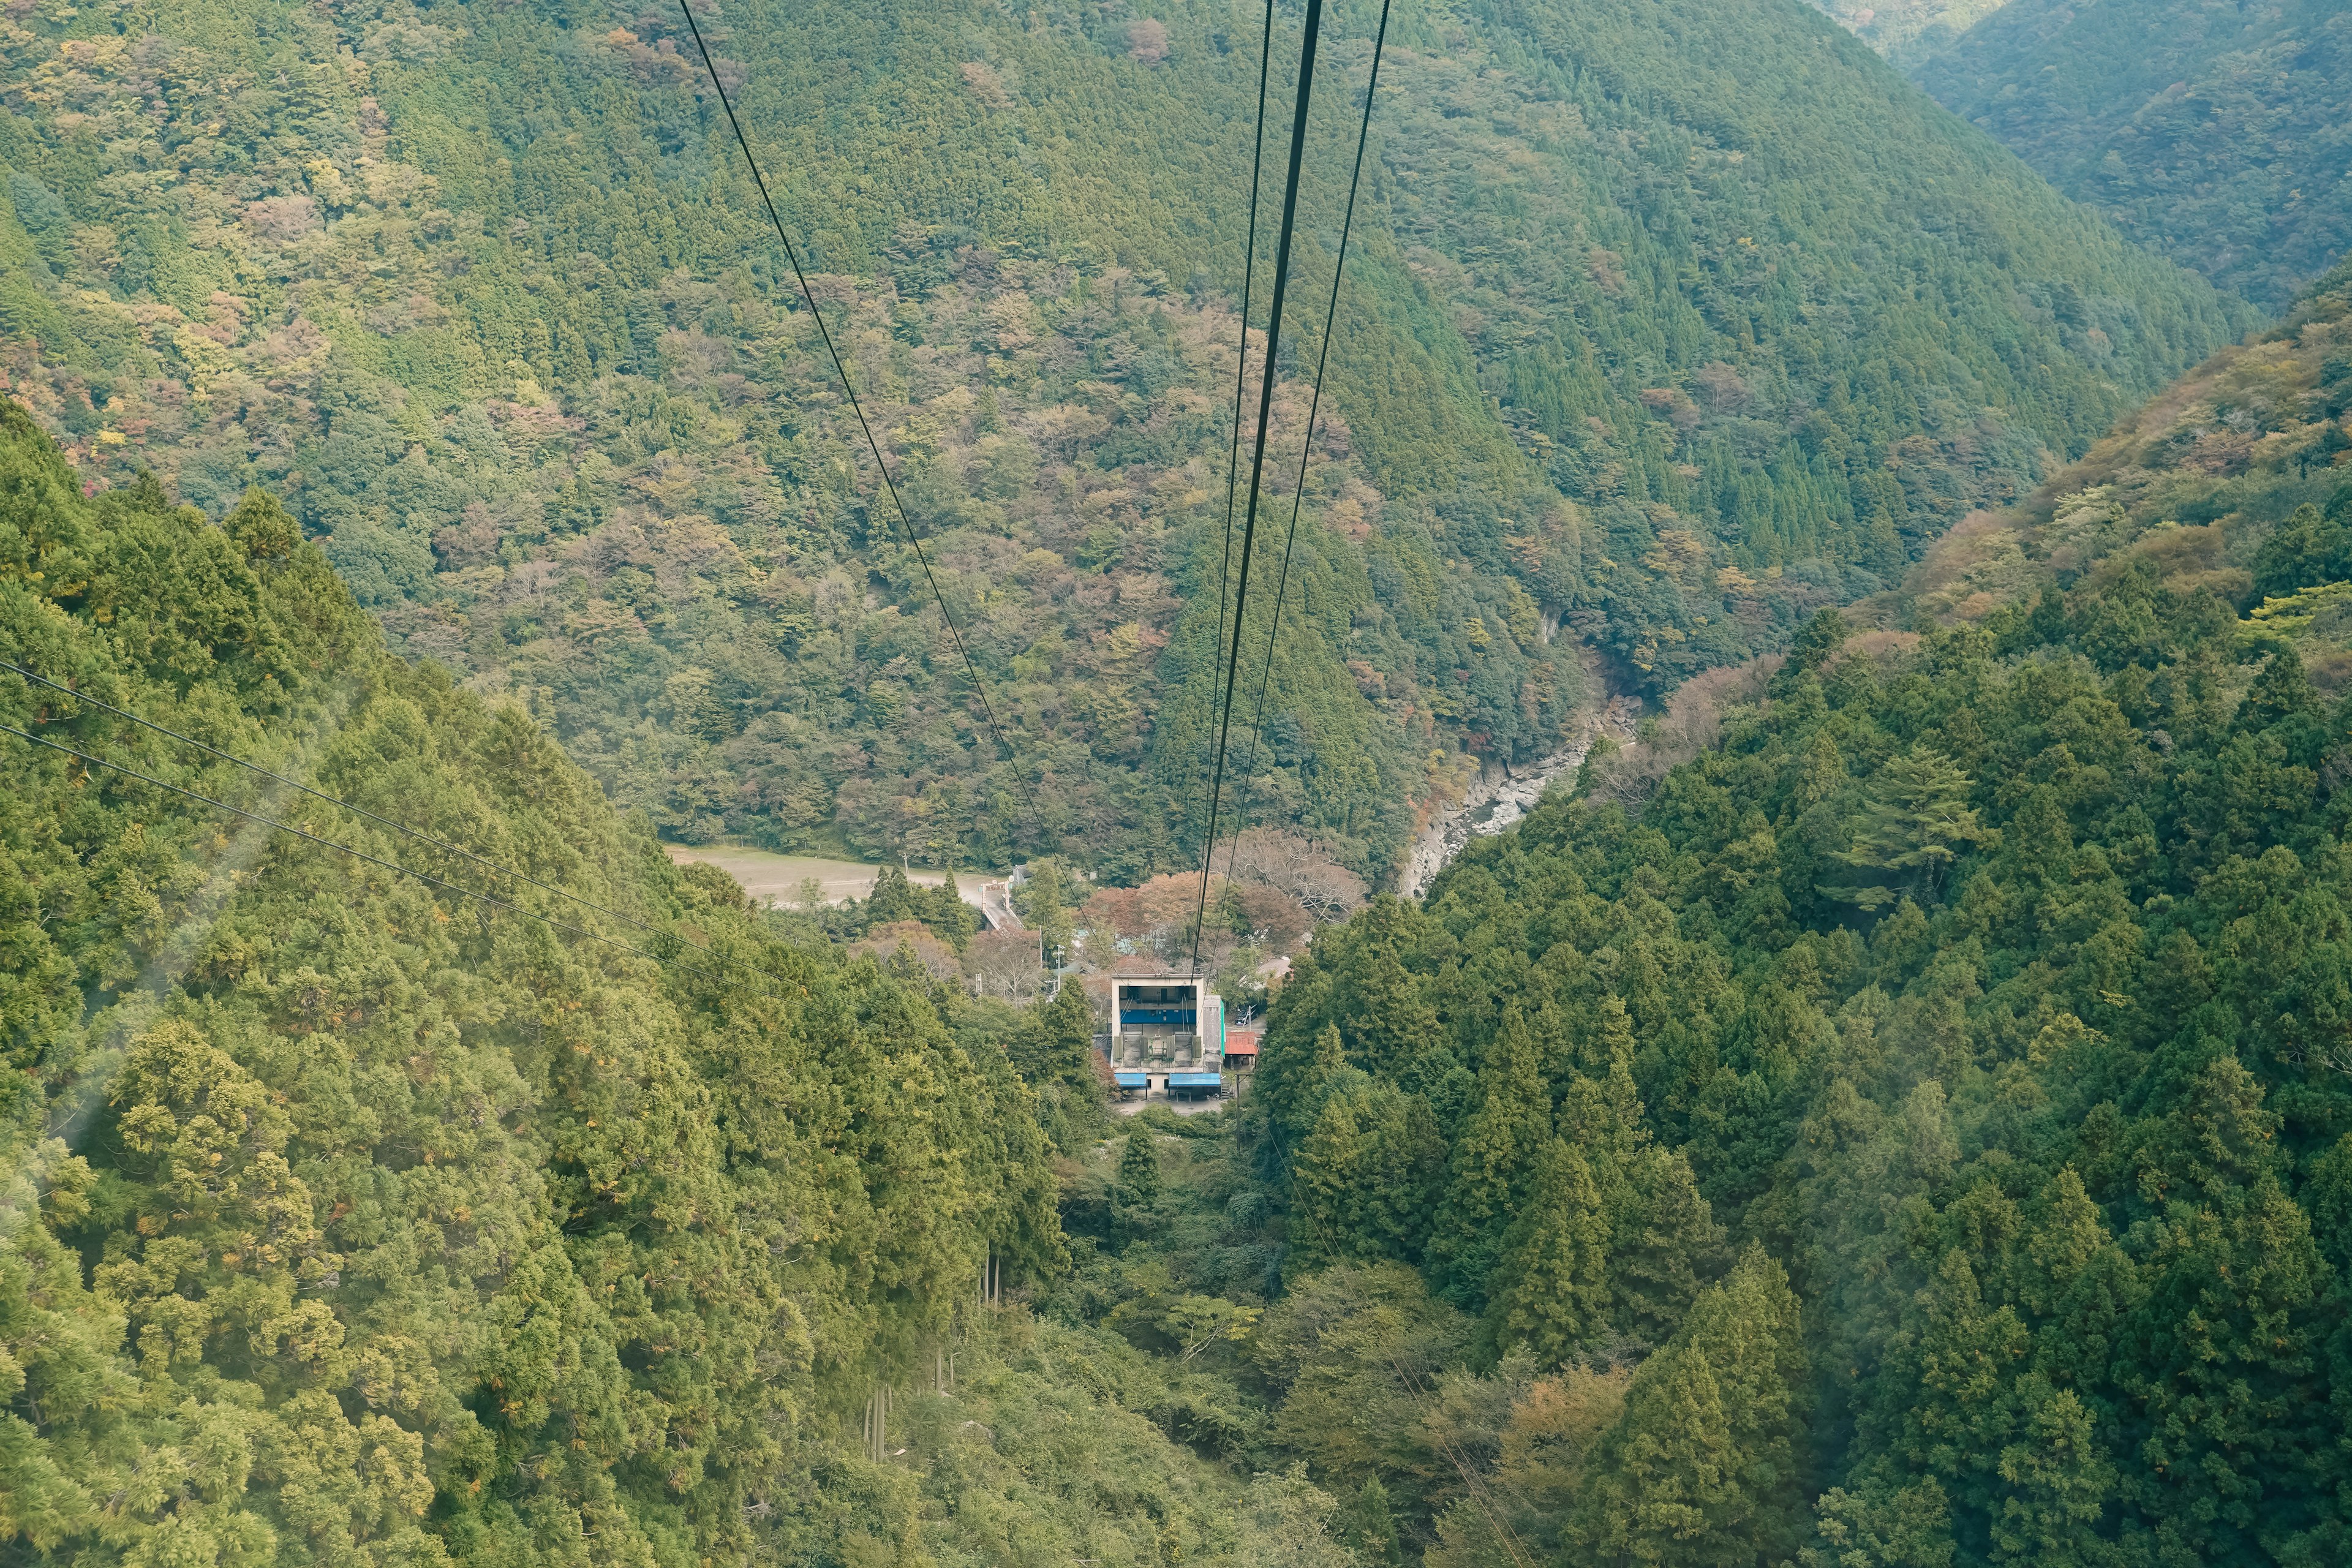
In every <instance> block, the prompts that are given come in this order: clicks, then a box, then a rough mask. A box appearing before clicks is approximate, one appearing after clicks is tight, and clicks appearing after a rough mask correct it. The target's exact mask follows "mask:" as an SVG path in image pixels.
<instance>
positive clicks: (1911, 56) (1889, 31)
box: [1813, 0, 2008, 70]
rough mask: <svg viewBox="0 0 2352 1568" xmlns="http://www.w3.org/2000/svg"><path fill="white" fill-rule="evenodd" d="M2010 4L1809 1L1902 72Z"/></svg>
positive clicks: (1993, 0)
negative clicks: (1834, 18) (1879, 3)
mask: <svg viewBox="0 0 2352 1568" xmlns="http://www.w3.org/2000/svg"><path fill="white" fill-rule="evenodd" d="M2007 3H2008V0H1885V4H1884V5H1871V4H1868V3H1867V0H1813V4H1814V5H1817V6H1819V7H1820V8H1821V9H1822V11H1824V12H1826V13H1828V14H1829V15H1830V16H1834V17H1836V18H1837V21H1838V23H1839V25H1840V26H1843V27H1844V28H1845V29H1846V30H1847V31H1848V32H1850V33H1852V34H1853V35H1854V37H1858V38H1860V39H1862V40H1863V42H1864V43H1866V44H1868V45H1869V46H1870V47H1872V48H1874V49H1876V50H1877V51H1878V52H1879V53H1880V54H1881V55H1883V56H1885V58H1887V59H1888V60H1889V61H1891V62H1893V63H1894V64H1895V65H1897V66H1900V67H1902V68H1904V69H1906V70H1910V69H1914V68H1916V67H1917V66H1918V65H1920V64H1921V63H1922V62H1923V61H1926V60H1927V59H1931V58H1934V57H1935V56H1936V55H1937V54H1938V53H1940V52H1941V51H1942V50H1944V49H1947V48H1949V47H1951V45H1952V42H1953V40H1954V39H1956V38H1958V37H1960V35H1962V34H1963V33H1966V32H1967V31H1968V30H1969V27H1970V26H1973V25H1974V24H1976V23H1977V22H1979V21H1980V20H1982V19H1983V18H1984V17H1986V16H1990V15H1991V14H1992V13H1993V12H1995V11H1997V10H1999V9H2000V7H2001V6H2002V5H2005V4H2007Z"/></svg>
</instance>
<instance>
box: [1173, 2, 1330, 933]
mask: <svg viewBox="0 0 2352 1568" xmlns="http://www.w3.org/2000/svg"><path fill="white" fill-rule="evenodd" d="M1322 28H1323V0H1307V36H1306V39H1305V41H1304V42H1303V43H1302V44H1301V46H1300V48H1299V56H1298V103H1297V108H1296V109H1295V110H1293V111H1292V114H1291V120H1290V170H1289V173H1288V174H1287V175H1286V178H1285V181H1284V184H1283V191H1282V237H1281V238H1280V239H1279V240H1278V241H1277V242H1276V245H1275V247H1274V303H1273V306H1272V309H1271V310H1268V312H1267V315H1266V324H1265V374H1263V375H1261V376H1260V377H1259V378H1258V392H1257V439H1256V444H1255V449H1254V450H1253V452H1252V454H1251V457H1250V488H1249V510H1248V512H1247V514H1246V515H1245V517H1244V521H1243V523H1242V569H1241V573H1240V581H1239V583H1238V584H1236V586H1235V588H1234V640H1233V649H1232V652H1231V654H1230V655H1229V656H1228V657H1227V659H1226V663H1225V701H1224V707H1223V712H1222V714H1221V715H1220V717H1219V719H1218V721H1217V765H1216V771H1215V772H1214V773H1213V774H1212V775H1211V777H1210V784H1209V835H1208V837H1207V839H1206V841H1205V842H1204V843H1203V844H1202V847H1201V898H1200V902H1199V905H1198V907H1197V908H1196V909H1195V910H1193V915H1192V970H1193V972H1194V973H1199V972H1200V968H1201V928H1202V923H1203V922H1204V921H1205V920H1206V919H1207V916H1208V909H1209V868H1210V865H1211V862H1212V859H1213V852H1214V850H1215V848H1216V844H1217V806H1218V804H1219V800H1220V798H1221V796H1222V795H1223V791H1224V783H1225V752H1226V745H1227V742H1228V741H1229V740H1230V738H1231V734H1232V731H1233V725H1234V676H1235V675H1236V674H1237V673H1238V672H1239V670H1240V668H1241V659H1242V620H1243V616H1242V613H1243V611H1244V608H1245V607H1246V606H1247V605H1248V604H1249V579H1250V556H1251V553H1252V551H1253V548H1254V546H1255V542H1256V540H1257V506H1258V496H1259V492H1260V486H1261V484H1262V483H1263V481H1264V479H1265V437H1266V426H1267V425H1268V424H1269V423H1271V421H1272V417H1273V413H1274V383H1275V374H1274V372H1275V366H1276V365H1277V364H1279V363H1281V358H1282V356H1281V353H1280V349H1281V344H1282V300H1283V296H1284V294H1285V293H1286V291H1287V290H1288V289H1289V286H1290V241H1291V237H1292V235H1293V232H1294V231H1295V230H1296V228H1297V221H1298V170H1299V165H1300V163H1302V162H1303V161H1304V160H1305V158H1306V155H1307V108H1308V105H1309V102H1310V100H1311V99H1312V95H1313V93H1314V89H1315V46H1316V44H1317V42H1318V35H1319V34H1320V33H1321V32H1322Z"/></svg>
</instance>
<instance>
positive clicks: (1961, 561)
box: [1895, 262, 2352, 695]
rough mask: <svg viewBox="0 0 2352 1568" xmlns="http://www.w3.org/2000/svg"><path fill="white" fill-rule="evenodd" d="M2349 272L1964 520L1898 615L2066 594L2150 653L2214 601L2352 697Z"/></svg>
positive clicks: (2253, 641) (1989, 610)
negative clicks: (2071, 456) (2021, 489)
mask: <svg viewBox="0 0 2352 1568" xmlns="http://www.w3.org/2000/svg"><path fill="white" fill-rule="evenodd" d="M2347 487H2352V262H2347V263H2345V264H2343V265H2339V266H2338V267H2337V268H2336V269H2335V270H2334V271H2333V272H2331V273H2329V274H2328V275H2327V276H2326V278H2323V279H2320V280H2319V281H2318V282H2317V283H2316V284H2315V285H2314V286H2313V287H2312V289H2310V290H2309V291H2308V292H2307V293H2306V294H2305V296H2304V298H2303V299H2302V300H2300V301H2298V303H2297V304H2296V306H2295V307H2294V310H2291V311H2289V312H2288V313H2287V315H2286V316H2285V317H2284V319H2283V320H2282V321H2279V322H2278V323H2277V324H2276V325H2275V326H2273V327H2271V328H2268V329H2266V330H2265V331H2262V332H2259V333H2256V334H2254V335H2252V336H2251V337H2250V338H2248V339H2247V341H2246V342H2244V343H2242V344H2239V345H2235V346H2233V347H2231V348H2227V349H2224V350H2222V351H2221V353H2217V354H2215V355H2214V356H2213V357H2212V358H2211V359H2210V360H2209V361H2207V362H2206V363H2204V364H2202V365H2200V366H2199V367H2198V368H2197V369H2196V370H2195V371H2193V372H2191V373H2190V374H2188V375H2185V376H2183V377H2181V378H2180V380H2179V381H2178V382H2177V383H2175V384H2173V385H2172V386H2170V387H2168V388H2167V389H2166V390H2165V392H2164V393H2163V394H2162V395H2159V396H2158V397H2156V398H2153V399H2151V400H2150V401H2149V403H2148V405H2147V407H2145V408H2143V409H2141V410H2140V411H2139V413H2138V414H2137V415H2136V416H2133V417H2132V418H2130V419H2128V420H2126V421H2124V422H2123V423H2122V424H2121V425H2119V426H2117V427H2116V430H2115V431H2114V432H2113V433H2112V434H2110V435H2109V436H2108V437H2105V439H2103V440H2102V441H2100V442H2099V443H2098V445H2096V446H2095V447H2093V448H2092V449H2091V451H2090V452H2089V453H2088V454H2087V455H2085V456H2084V458H2083V459H2082V461H2080V462H2079V463H2074V464H2070V465H2068V466H2067V467H2066V468H2062V469H2060V470H2059V471H2058V472H2057V473H2055V474H2053V476H2052V477H2051V478H2050V479H2049V480H2048V481H2047V482H2046V483H2045V484H2044V485H2043V486H2042V489H2040V490H2038V491H2037V492H2035V493H2034V494H2033V495H2032V496H2031V497H2029V498H2028V499H2027V500H2026V501H2025V502H2023V503H2022V504H2021V505H2019V506H2017V507H2014V508H2011V509H2009V510H2004V511H2000V512H1995V513H1987V514H1984V515H1982V516H1979V517H1974V518H1971V519H1969V521H1967V522H1965V523H1964V524H1963V525H1962V526H1960V527H1959V528H1958V529H1955V530H1954V531H1952V532H1951V533H1949V534H1948V535H1947V536H1946V537H1945V538H1944V539H1943V540H1942V541H1940V542H1938V543H1937V545H1936V547H1935V548H1934V549H1933V550H1932V551H1931V552H1929V553H1928V555H1927V559H1926V560H1925V561H1923V562H1922V563H1920V565H1919V567H1918V569H1917V571H1916V573H1915V574H1914V575H1913V576H1912V578H1911V579H1910V580H1909V581H1907V582H1906V584H1904V586H1903V589H1902V592H1901V594H1900V595H1899V596H1898V598H1897V599H1896V600H1895V604H1896V605H1897V606H1898V607H1900V608H1902V609H1903V610H1904V611H1905V613H1907V614H1910V615H1912V616H1919V617H1925V618H1927V619H1931V620H1939V621H1952V620H1959V621H1969V622H1985V623H1986V624H1988V625H1990V624H1992V623H1991V622H1990V620H1988V617H1990V616H1994V615H1995V614H1997V613H2000V612H2004V611H2008V612H2011V613H2012V614H2013V613H2015V612H2014V609H2013V607H2014V606H2015V605H2018V604H2019V603H2021V602H2032V601H2034V600H2036V599H2037V598H2039V599H2041V600H2042V601H2043V602H2044V603H2045V604H2046V605H2047V606H2048V607H2046V608H2041V609H2037V610H2036V611H2035V612H2034V613H2035V614H2037V615H2039V616H2042V618H2043V621H2044V622H2045V623H2046V622H2047V620H2048V617H2049V616H2053V615H2056V614H2058V613H2060V606H2062V605H2063V604H2064V603H2066V602H2067V600H2066V597H2065V595H2067V594H2068V593H2069V592H2071V593H2073V594H2075V595H2084V593H2085V591H2092V592H2091V595H2090V596H2091V597H2093V598H2095V601H2096V602H2098V603H2100V604H2102V605H2105V606H2107V609H2106V610H2105V612H2104V613H2105V614H2106V615H2107V616H2109V617H2110V618H2111V619H2112V620H2113V621H2114V623H2115V629H2114V630H2112V631H2111V632H2109V633H2106V634H2105V636H2106V637H2110V638H2120V639H2122V642H2121V643H2120V644H2119V645H2118V646H2128V645H2131V644H2134V643H2143V644H2144V643H2147V641H2148V640H2149V639H2150V638H2152V637H2154V636H2155V635H2156V633H2155V631H2154V629H2153V628H2154V623H2155V622H2157V621H2160V620H2163V619H2166V618H2168V617H2169V616H2171V615H2173V614H2175V613H2176V612H2178V611H2179V609H2180V608H2181V606H2183V605H2196V604H2200V603H2201V602H2203V601H2205V600H2207V599H2212V600H2216V601H2218V602H2220V603H2222V604H2225V605H2229V606H2230V607H2231V609H2232V610H2233V611H2234V612H2235V613H2236V614H2237V615H2238V616H2240V617H2241V618H2242V622H2243V624H2242V626H2240V627H2239V629H2238V636H2239V637H2240V639H2241V643H2242V647H2245V648H2246V649H2247V650H2249V651H2250V652H2252V651H2258V650H2262V649H2266V648H2271V647H2294V649H2296V650H2297V651H2298V652H2299V653H2300V654H2301V655H2302V657H2303V659H2304V663H2305V667H2306V668H2308V670H2309V672H2310V675H2311V678H2312V679H2313V680H2314V681H2315V683H2316V684H2318V685H2319V686H2320V687H2321V688H2322V689H2324V690H2326V691H2327V692H2328V693H2329V694H2331V695H2333V694H2334V693H2336V692H2337V691H2340V690H2341V689H2344V688H2345V686H2346V685H2347V681H2352V625H2347V621H2346V619H2345V616H2344V613H2343V610H2342V608H2341V601H2342V599H2343V598H2344V595H2345V594H2346V593H2347V589H2346V587H2345V583H2346V580H2347V578H2352V552H2347V550H2346V548H2345V546H2344V544H2343V541H2342V530H2343V529H2344V527H2346V526H2347V524H2346V522H2345V512H2346V508H2347V506H2352V498H2347Z"/></svg>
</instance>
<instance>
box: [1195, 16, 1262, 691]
mask: <svg viewBox="0 0 2352 1568" xmlns="http://www.w3.org/2000/svg"><path fill="white" fill-rule="evenodd" d="M1273 63H1274V0H1265V36H1264V37H1261V38H1260V39H1259V40H1258V50H1257V137H1256V141H1255V145H1254V146H1253V147H1252V149H1251V152H1250V199H1249V247H1248V248H1247V249H1246V250H1244V252H1243V253H1242V254H1243V259H1242V341H1241V352H1240V353H1239V354H1238V355H1237V356H1235V358H1234V424H1233V439H1232V442H1231V443H1230V445H1229V446H1228V447H1227V449H1226V452H1225V553H1224V558H1223V560H1222V561H1221V562H1220V563H1218V566H1217V641H1216V647H1218V648H1220V649H1222V648H1223V647H1224V646H1225V604H1226V600H1227V598H1228V597H1229V596H1230V593H1231V590H1232V587H1233V581H1234V486H1235V485H1236V483H1238V481H1239V480H1240V479H1241V472H1242V387H1243V385H1244V383H1246V382H1247V381H1248V379H1249V308H1250V297H1251V294H1252V293H1253V291H1254V289H1255V284H1256V281H1257V206H1258V202H1257V192H1258V176H1259V175H1260V174H1262V173H1263V172H1264V170H1265V77H1266V70H1267V68H1269V67H1270V66H1272V65H1273ZM1268 363H1272V362H1271V361H1269V362H1268ZM1210 668H1211V670H1212V671H1214V669H1215V668H1216V667H1215V666H1214V665H1211V666H1210ZM1219 698H1220V691H1219V688H1218V683H1217V681H1216V679H1215V677H1214V675H1213V674H1212V677H1211V679H1210V686H1209V708H1210V710H1211V711H1212V712H1213V711H1215V710H1216V707H1217V703H1218V700H1219Z"/></svg>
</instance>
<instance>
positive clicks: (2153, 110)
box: [1916, 0, 2352, 310]
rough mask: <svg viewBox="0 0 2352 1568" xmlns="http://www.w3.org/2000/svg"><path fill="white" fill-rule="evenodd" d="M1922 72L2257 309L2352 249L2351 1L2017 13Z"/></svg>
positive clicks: (1973, 116)
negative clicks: (2349, 4)
mask: <svg viewBox="0 0 2352 1568" xmlns="http://www.w3.org/2000/svg"><path fill="white" fill-rule="evenodd" d="M1916 76H1917V78H1918V80H1919V84H1920V85H1921V86H1922V87H1925V88H1926V89H1927V91H1928V92H1929V93H1930V94H1932V95H1933V96H1934V97H1935V99H1936V100H1937V102H1939V103H1941V104H1943V105H1944V106H1945V107H1946V108H1947V109H1949V110H1951V111H1952V112H1953V113H1955V114H1958V115H1959V116H1960V117H1961V118H1962V119H1964V120H1969V121H1974V122H1975V123H1976V124H1978V125H1980V126H1982V127H1983V128H1984V129H1986V130H1987V131H1990V132H1992V134H1993V135H1995V136H1997V137H1999V138H2000V140H2001V142H2004V143H2005V144H2006V145H2007V146H2008V147H2009V148H2010V149H2011V151H2013V152H2015V153H2017V155H2018V156H2019V157H2021V158H2023V159H2024V160H2025V161H2026V162H2027V163H2031V164H2032V165H2033V167H2034V168H2035V169H2036V170H2037V171H2038V172H2040V173H2041V174H2042V175H2043V176H2044V177H2046V178H2047V179H2048V180H2049V181H2050V183H2051V184H2053V185H2056V186H2057V187H2058V188H2059V189H2060V190H2062V191H2063V192H2065V193H2066V194H2067V195H2070V196H2073V197H2074V199H2075V200H2076V201H2079V202H2082V203H2084V205H2087V206H2090V207H2092V208H2094V209H2095V210H2096V211H2098V212H2101V213H2104V214H2105V215H2106V216H2109V217H2111V218H2113V219H2114V220H2115V221H2116V225H2117V226H2120V227H2121V228H2122V229H2123V231H2124V232H2125V233H2126V234H2127V235H2130V236H2131V237H2133V238H2134V239H2136V240H2137V241H2139V242H2140V243H2141V244H2143V245H2145V246H2147V247H2148V248H2149V249H2151V250H2155V251H2157V252H2158V253H2160V254H2162V255H2166V256H2169V257H2171V258H2173V259H2174V260H2176V261H2179V263H2180V264H2181V265H2183V266H2184V267H2193V268H2196V269H2197V270H2198V271H2200V272H2202V273H2204V274H2205V275H2206V276H2207V277H2209V278H2210V279H2213V281H2214V282H2216V283H2218V284H2220V285H2221V286H2222V287H2223V288H2225V289H2235V290H2237V291H2238V292H2240V293H2242V294H2243V295H2245V296H2246V298H2248V299H2250V300H2254V301H2255V302H2256V303H2257V304H2260V305H2262V306H2263V307H2264V308H2265V309H2268V310H2283V309H2284V308H2285V306H2286V304H2287V303H2288V301H2289V300H2292V299H2293V298H2294V294H2295V291H2296V289H2298V288H2300V287H2301V286H2302V285H2303V284H2304V283H2305V282H2308V281H2309V280H2310V279H2314V278H2315V277H2317V276H2318V275H2319V274H2320V273H2322V272H2324V271H2326V269H2327V268H2329V267H2330V266H2332V265H2333V264H2334V263H2335V262H2336V260H2338V259H2339V258H2342V257H2343V256H2344V255H2345V253H2346V250H2347V247H2352V7H2347V6H2346V5H2344V4H2343V0H2264V3H2263V4H2259V5H2231V6H2219V5H2199V4H2191V3H2188V0H2107V3H2105V4H2100V5H2073V4H2069V3H2066V0H2012V3H2011V4H2010V5H2005V6H2003V7H2002V8H2001V9H2000V10H1999V11H1997V12H1995V13H1993V14H1992V15H1991V16H1988V17H1987V18H1986V19H1985V20H1983V21H1982V22H1979V23H1978V24H1977V25H1976V26H1974V27H1972V28H1970V29H1969V31H1968V32H1967V33H1965V34H1964V35H1962V36H1961V37H1958V38H1957V39H1955V40H1953V41H1952V42H1951V43H1950V44H1948V46H1947V47H1944V48H1943V49H1941V50H1940V51H1938V52H1937V54H1935V55H1934V56H1933V57H1931V58H1927V59H1926V60H1924V61H1922V62H1920V63H1919V64H1918V65H1917V66H1916Z"/></svg>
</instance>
